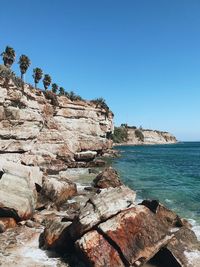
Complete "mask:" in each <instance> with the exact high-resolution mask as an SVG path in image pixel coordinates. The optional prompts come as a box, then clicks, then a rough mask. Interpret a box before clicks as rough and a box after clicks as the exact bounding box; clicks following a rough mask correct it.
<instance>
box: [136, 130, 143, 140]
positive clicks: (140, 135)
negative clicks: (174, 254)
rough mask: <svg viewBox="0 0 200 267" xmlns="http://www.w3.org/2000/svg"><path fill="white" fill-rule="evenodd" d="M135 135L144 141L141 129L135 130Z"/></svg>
mask: <svg viewBox="0 0 200 267" xmlns="http://www.w3.org/2000/svg"><path fill="white" fill-rule="evenodd" d="M135 136H136V137H137V138H138V139H139V140H140V141H142V142H144V135H143V133H142V131H141V130H139V129H137V130H135Z"/></svg>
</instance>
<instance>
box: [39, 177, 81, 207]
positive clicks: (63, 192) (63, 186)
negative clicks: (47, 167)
mask: <svg viewBox="0 0 200 267" xmlns="http://www.w3.org/2000/svg"><path fill="white" fill-rule="evenodd" d="M76 193H77V188H76V184H75V183H73V182H71V181H69V180H67V179H65V180H58V179H57V177H55V178H54V177H46V178H45V180H44V182H43V186H42V191H41V194H43V195H45V196H46V197H47V198H49V199H50V200H51V201H53V202H55V204H57V205H58V204H62V203H63V202H65V201H66V200H67V199H69V198H70V197H72V196H74V195H75V194H76Z"/></svg>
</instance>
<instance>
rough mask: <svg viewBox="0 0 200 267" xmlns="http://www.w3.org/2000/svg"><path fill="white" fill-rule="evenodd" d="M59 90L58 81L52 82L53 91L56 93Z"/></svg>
mask: <svg viewBox="0 0 200 267" xmlns="http://www.w3.org/2000/svg"><path fill="white" fill-rule="evenodd" d="M57 91H58V85H57V84H56V83H52V92H53V93H55V94H56V92H57Z"/></svg>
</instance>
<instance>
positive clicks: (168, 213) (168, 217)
mask: <svg viewBox="0 0 200 267" xmlns="http://www.w3.org/2000/svg"><path fill="white" fill-rule="evenodd" d="M141 205H144V206H146V207H147V208H149V209H150V210H151V211H152V212H154V213H155V214H156V216H157V217H158V219H159V220H162V222H163V223H164V224H166V226H168V227H181V226H183V224H186V223H187V222H184V221H183V220H181V218H180V217H179V216H178V215H177V214H176V213H175V212H173V211H172V210H170V209H168V208H166V207H165V206H163V205H162V204H161V203H159V201H157V200H143V201H142V203H141Z"/></svg>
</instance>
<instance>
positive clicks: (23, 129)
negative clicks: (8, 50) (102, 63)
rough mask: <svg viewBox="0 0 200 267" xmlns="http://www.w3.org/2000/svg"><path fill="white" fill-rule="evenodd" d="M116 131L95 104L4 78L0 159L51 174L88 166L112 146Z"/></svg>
mask: <svg viewBox="0 0 200 267" xmlns="http://www.w3.org/2000/svg"><path fill="white" fill-rule="evenodd" d="M22 87H23V88H22ZM112 131H113V114H112V112H110V111H107V110H105V109H103V108H102V107H98V106H97V105H96V104H95V103H92V102H90V101H71V100H69V99H68V98H67V97H65V96H55V95H54V94H52V93H51V92H48V93H46V94H45V93H43V92H42V91H40V90H36V89H34V88H33V87H32V86H30V85H28V84H24V85H23V86H19V85H16V82H15V81H14V80H13V79H8V78H2V77H0V158H4V159H9V160H12V161H15V162H20V163H22V164H25V165H29V166H37V165H39V166H40V167H41V169H42V170H47V171H52V172H53V171H60V170H63V169H65V168H66V167H67V166H68V167H76V165H77V162H79V165H81V166H83V167H84V166H85V165H86V164H87V161H90V160H93V159H94V158H95V157H96V156H97V155H100V154H102V153H103V152H105V151H106V150H107V149H108V148H110V147H111V146H112V141H111V140H110V135H111V133H112Z"/></svg>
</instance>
